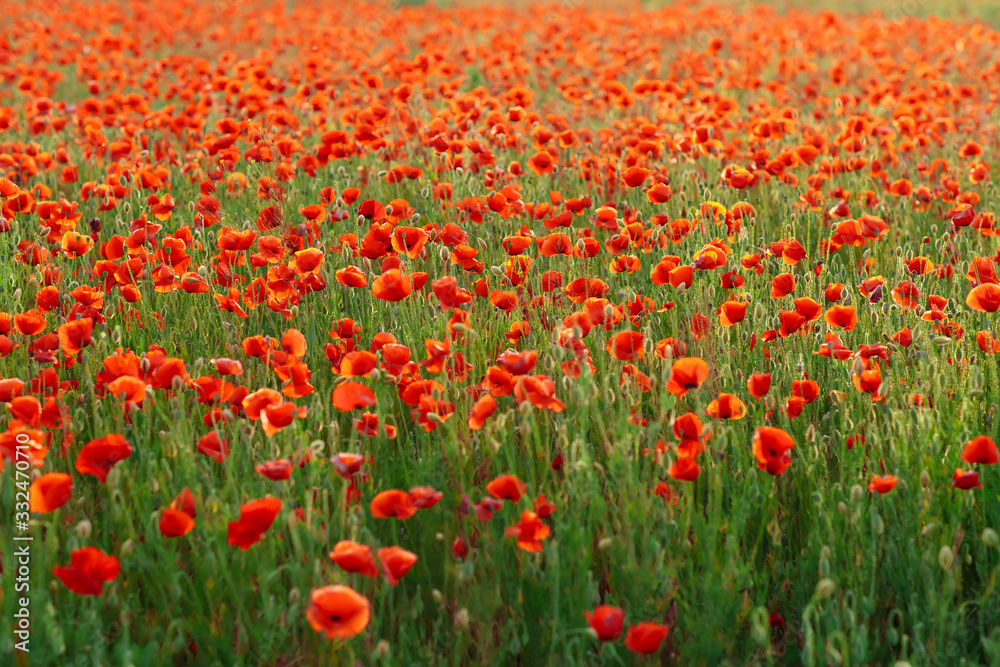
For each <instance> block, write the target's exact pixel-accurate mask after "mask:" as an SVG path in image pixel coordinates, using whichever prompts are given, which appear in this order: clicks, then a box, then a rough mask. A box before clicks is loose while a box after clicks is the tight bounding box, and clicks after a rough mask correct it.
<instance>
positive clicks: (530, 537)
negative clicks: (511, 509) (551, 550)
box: [504, 512, 551, 554]
mask: <svg viewBox="0 0 1000 667" xmlns="http://www.w3.org/2000/svg"><path fill="white" fill-rule="evenodd" d="M550 533H551V530H549V527H548V526H546V525H545V524H544V523H542V522H541V519H539V517H538V515H537V514H536V513H534V512H522V513H521V521H520V522H519V523H517V524H515V525H513V526H510V527H509V528H507V530H506V531H505V533H504V534H505V535H506V536H507V537H516V538H517V546H518V547H520V548H521V549H523V550H524V551H527V552H528V553H532V554H534V553H538V552H539V551H541V550H542V540H544V539H545V538H547V537H548V536H549V534H550Z"/></svg>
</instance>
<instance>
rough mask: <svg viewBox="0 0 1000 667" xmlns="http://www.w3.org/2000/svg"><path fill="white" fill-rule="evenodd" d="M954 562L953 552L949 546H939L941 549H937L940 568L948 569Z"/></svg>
mask: <svg viewBox="0 0 1000 667" xmlns="http://www.w3.org/2000/svg"><path fill="white" fill-rule="evenodd" d="M954 562H955V552H954V551H952V550H951V547H949V546H947V545H945V546H943V547H941V550H940V551H938V565H940V566H941V569H942V570H945V571H948V570H950V569H951V566H952V564H953V563H954Z"/></svg>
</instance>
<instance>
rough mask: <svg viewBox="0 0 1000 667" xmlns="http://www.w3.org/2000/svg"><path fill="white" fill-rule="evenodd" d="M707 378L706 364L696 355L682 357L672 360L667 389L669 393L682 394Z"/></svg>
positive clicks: (695, 387) (698, 385)
mask: <svg viewBox="0 0 1000 667" xmlns="http://www.w3.org/2000/svg"><path fill="white" fill-rule="evenodd" d="M707 378H708V364H707V363H706V362H705V361H704V360H703V359H699V358H698V357H683V358H681V359H678V360H677V361H675V362H674V364H673V366H671V368H670V380H669V381H668V382H667V391H669V392H670V393H671V394H676V395H678V396H684V395H686V394H687V393H688V392H689V391H691V390H692V389H697V388H698V387H700V386H701V383H702V382H704V381H705V380H706V379H707Z"/></svg>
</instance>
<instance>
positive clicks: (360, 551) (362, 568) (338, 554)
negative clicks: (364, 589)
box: [329, 540, 379, 579]
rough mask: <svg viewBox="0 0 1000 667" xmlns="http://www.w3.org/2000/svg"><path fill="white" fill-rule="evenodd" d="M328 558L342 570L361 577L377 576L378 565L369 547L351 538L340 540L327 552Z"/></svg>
mask: <svg viewBox="0 0 1000 667" xmlns="http://www.w3.org/2000/svg"><path fill="white" fill-rule="evenodd" d="M329 556H330V560H332V561H333V562H334V563H336V564H337V566H338V567H340V569H342V570H343V571H344V572H353V573H356V574H360V575H361V576H363V577H371V578H372V579H374V578H376V577H378V575H379V567H378V564H377V563H376V562H375V557H374V556H373V555H372V552H371V549H369V548H368V547H367V546H365V545H364V544H358V543H357V542H355V541H353V540H341V541H340V542H337V544H335V545H334V547H333V551H331V552H330V554H329Z"/></svg>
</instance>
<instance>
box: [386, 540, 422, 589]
mask: <svg viewBox="0 0 1000 667" xmlns="http://www.w3.org/2000/svg"><path fill="white" fill-rule="evenodd" d="M378 560H379V563H381V565H382V574H384V575H385V579H386V581H388V582H389V585H390V586H395V585H396V584H398V583H399V580H400V579H402V578H403V577H404V576H405V575H406V573H407V572H409V571H410V568H412V567H413V565H414V564H415V563H416V562H417V555H416V554H415V553H411V552H409V551H407V550H406V549H403V548H401V547H397V546H392V547H386V548H383V549H379V550H378Z"/></svg>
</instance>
